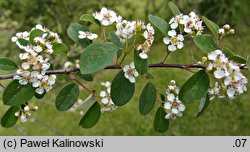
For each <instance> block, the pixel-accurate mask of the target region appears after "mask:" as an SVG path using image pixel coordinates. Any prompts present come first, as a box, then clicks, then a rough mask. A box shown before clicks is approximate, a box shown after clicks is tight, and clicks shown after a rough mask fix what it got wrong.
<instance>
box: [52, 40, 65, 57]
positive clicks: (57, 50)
mask: <svg viewBox="0 0 250 152" xmlns="http://www.w3.org/2000/svg"><path fill="white" fill-rule="evenodd" d="M52 49H53V50H54V52H53V53H54V54H61V55H66V54H67V53H68V48H67V46H66V45H65V44H63V43H56V44H54V45H53V47H52Z"/></svg>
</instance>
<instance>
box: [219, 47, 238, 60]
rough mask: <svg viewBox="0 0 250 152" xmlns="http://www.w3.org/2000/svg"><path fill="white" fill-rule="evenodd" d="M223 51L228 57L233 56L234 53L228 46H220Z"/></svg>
mask: <svg viewBox="0 0 250 152" xmlns="http://www.w3.org/2000/svg"><path fill="white" fill-rule="evenodd" d="M222 51H223V53H224V54H225V55H226V57H228V58H229V59H231V58H233V57H234V56H235V55H234V53H233V51H231V50H230V49H229V48H225V47H224V48H222Z"/></svg>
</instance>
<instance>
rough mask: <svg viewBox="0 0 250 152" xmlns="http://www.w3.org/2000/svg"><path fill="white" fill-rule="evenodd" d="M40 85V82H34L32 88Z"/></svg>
mask: <svg viewBox="0 0 250 152" xmlns="http://www.w3.org/2000/svg"><path fill="white" fill-rule="evenodd" d="M40 84H41V82H40V81H35V82H33V83H32V86H33V87H34V88H37V87H39V86H40Z"/></svg>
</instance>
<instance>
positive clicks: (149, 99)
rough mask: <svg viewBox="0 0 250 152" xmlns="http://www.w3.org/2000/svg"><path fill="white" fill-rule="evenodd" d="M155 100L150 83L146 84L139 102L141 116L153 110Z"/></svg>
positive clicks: (154, 90)
mask: <svg viewBox="0 0 250 152" xmlns="http://www.w3.org/2000/svg"><path fill="white" fill-rule="evenodd" d="M155 100H156V89H155V87H154V85H153V84H152V83H150V82H148V83H147V84H146V86H145V87H144V89H143V90H142V93H141V96H140V100H139V109H140V112H141V114H143V115H146V114H148V113H149V112H150V111H151V110H152V109H153V108H154V105H155Z"/></svg>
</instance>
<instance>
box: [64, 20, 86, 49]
mask: <svg viewBox="0 0 250 152" xmlns="http://www.w3.org/2000/svg"><path fill="white" fill-rule="evenodd" d="M79 31H84V32H86V31H89V29H88V28H87V27H86V26H83V25H81V24H78V23H73V24H71V25H70V26H69V27H68V29H67V34H68V36H69V37H70V38H71V40H73V41H74V42H76V43H77V44H79V45H81V46H83V47H86V46H88V45H89V44H90V42H89V41H88V40H86V39H79V37H78V36H79V33H78V32H79Z"/></svg>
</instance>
